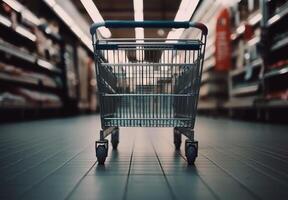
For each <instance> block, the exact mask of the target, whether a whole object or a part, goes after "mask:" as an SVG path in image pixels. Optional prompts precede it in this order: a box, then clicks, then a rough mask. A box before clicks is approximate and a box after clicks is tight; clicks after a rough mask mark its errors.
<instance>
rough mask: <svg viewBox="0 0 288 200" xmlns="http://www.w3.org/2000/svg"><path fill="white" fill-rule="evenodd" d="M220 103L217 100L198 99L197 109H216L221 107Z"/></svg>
mask: <svg viewBox="0 0 288 200" xmlns="http://www.w3.org/2000/svg"><path fill="white" fill-rule="evenodd" d="M221 104H222V103H220V102H219V101H217V100H199V103H198V107H197V108H198V110H216V109H219V108H220V107H221Z"/></svg>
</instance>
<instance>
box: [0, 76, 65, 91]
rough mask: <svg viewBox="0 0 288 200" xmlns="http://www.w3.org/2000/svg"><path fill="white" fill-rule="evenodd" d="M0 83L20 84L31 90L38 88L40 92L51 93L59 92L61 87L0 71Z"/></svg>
mask: <svg viewBox="0 0 288 200" xmlns="http://www.w3.org/2000/svg"><path fill="white" fill-rule="evenodd" d="M0 83H1V84H3V85H4V84H7V85H9V86H11V85H17V86H22V87H27V88H29V89H32V90H38V91H42V92H44V91H45V92H53V93H57V94H58V93H60V92H61V88H58V87H53V86H47V85H43V83H42V82H41V80H40V79H39V80H36V79H34V80H33V79H27V78H24V77H20V76H19V77H17V76H11V75H8V74H3V73H0Z"/></svg>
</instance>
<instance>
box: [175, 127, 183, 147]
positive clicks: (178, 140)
mask: <svg viewBox="0 0 288 200" xmlns="http://www.w3.org/2000/svg"><path fill="white" fill-rule="evenodd" d="M181 142H182V137H181V133H178V132H177V131H176V130H174V145H175V149H176V150H180V147H181Z"/></svg>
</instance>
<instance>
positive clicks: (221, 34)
mask: <svg viewBox="0 0 288 200" xmlns="http://www.w3.org/2000/svg"><path fill="white" fill-rule="evenodd" d="M230 35H231V32H230V16H229V11H228V9H226V8H225V9H223V10H222V11H221V13H220V14H219V16H218V18H217V23H216V41H215V48H216V51H215V57H216V65H215V69H216V70H218V71H228V70H229V69H230V67H231V39H230Z"/></svg>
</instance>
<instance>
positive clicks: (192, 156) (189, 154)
mask: <svg viewBox="0 0 288 200" xmlns="http://www.w3.org/2000/svg"><path fill="white" fill-rule="evenodd" d="M185 155H186V158H187V163H188V165H193V164H194V162H195V160H196V157H197V148H196V147H195V145H193V144H189V145H187V146H186V148H185Z"/></svg>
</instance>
